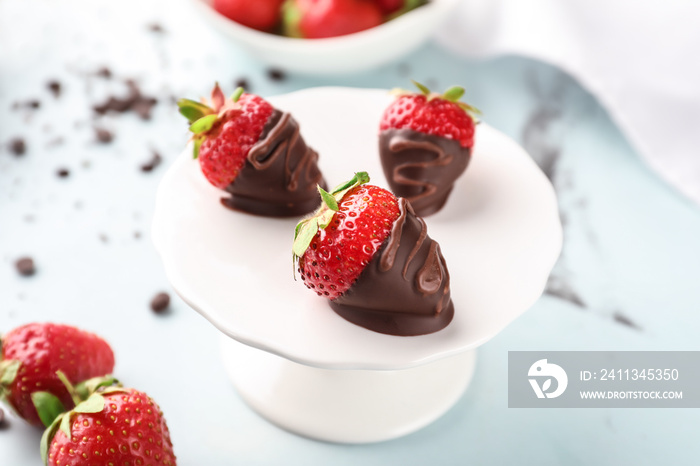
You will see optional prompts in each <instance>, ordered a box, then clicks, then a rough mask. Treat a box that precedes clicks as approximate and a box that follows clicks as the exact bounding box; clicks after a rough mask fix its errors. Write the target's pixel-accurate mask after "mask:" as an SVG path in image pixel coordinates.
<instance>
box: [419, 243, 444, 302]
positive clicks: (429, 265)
mask: <svg viewBox="0 0 700 466" xmlns="http://www.w3.org/2000/svg"><path fill="white" fill-rule="evenodd" d="M438 247H439V246H438V244H437V242H436V241H432V242H431V243H430V252H429V253H428V257H426V258H425V262H424V263H423V267H421V269H420V270H419V271H418V274H417V275H416V286H417V287H418V290H419V291H420V292H421V293H423V295H431V294H435V293H437V292H438V290H439V289H440V286H441V285H442V278H443V277H442V270H441V269H440V258H439V256H440V251H439V250H438Z"/></svg>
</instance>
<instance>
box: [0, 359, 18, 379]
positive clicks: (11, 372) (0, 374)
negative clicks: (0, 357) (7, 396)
mask: <svg viewBox="0 0 700 466" xmlns="http://www.w3.org/2000/svg"><path fill="white" fill-rule="evenodd" d="M21 365H22V363H21V362H20V361H17V360H14V359H6V360H4V361H0V385H2V386H8V385H10V384H11V383H12V382H14V381H15V378H17V372H19V368H20V366H21Z"/></svg>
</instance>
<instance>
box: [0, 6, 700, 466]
mask: <svg viewBox="0 0 700 466" xmlns="http://www.w3.org/2000/svg"><path fill="white" fill-rule="evenodd" d="M153 21H157V22H159V23H160V24H162V25H163V26H164V28H165V29H166V32H165V33H163V34H158V33H154V32H152V31H149V29H148V27H147V25H148V24H149V23H151V22H153ZM103 65H107V66H109V67H110V68H111V69H112V71H113V72H114V74H115V75H116V77H118V78H126V77H132V78H135V79H137V80H138V81H139V83H140V84H141V86H142V89H143V90H144V92H146V93H148V94H152V95H155V96H157V97H158V99H159V104H158V105H157V106H156V107H155V108H154V112H153V118H152V120H151V121H149V122H143V121H141V120H140V119H139V118H137V117H136V116H135V115H134V114H125V115H117V116H106V117H103V118H100V119H99V120H97V123H98V124H100V125H102V126H104V127H106V128H108V129H110V130H112V131H114V133H115V136H116V137H115V140H114V142H113V143H112V144H109V145H99V144H96V143H95V142H94V134H93V130H92V125H93V123H94V121H93V115H92V111H91V105H92V104H94V103H99V102H101V101H102V100H103V99H104V97H105V96H106V95H107V94H108V93H111V92H120V91H122V90H123V88H122V87H120V85H119V82H118V80H116V79H113V80H112V81H105V80H103V79H100V78H96V77H90V76H89V74H90V73H91V72H93V71H94V70H96V69H97V68H99V67H101V66H103ZM241 77H245V78H247V79H248V80H249V82H250V83H251V91H253V92H256V93H259V94H261V95H263V96H269V95H274V94H279V93H284V92H288V91H293V90H296V89H301V88H305V87H312V86H326V85H345V86H357V87H380V88H392V87H395V86H404V87H405V86H408V85H409V83H408V79H409V78H414V79H416V80H419V81H422V82H424V83H427V84H428V85H430V86H432V87H434V88H437V89H443V88H445V87H447V86H448V85H451V84H462V85H464V86H465V87H466V89H467V94H466V99H467V100H468V101H469V102H472V103H473V104H475V105H476V106H478V107H479V108H481V109H482V111H483V113H484V119H485V120H486V121H488V123H489V124H491V125H492V126H494V127H496V128H498V129H500V130H501V131H503V132H505V133H506V134H508V135H510V136H511V137H513V138H515V139H516V140H518V141H519V142H520V143H521V144H523V146H524V147H525V148H526V149H527V150H528V151H529V152H530V154H531V155H532V156H533V157H534V158H535V159H536V160H537V161H538V163H540V165H541V166H542V167H544V168H545V171H546V172H547V173H548V174H549V175H550V177H551V179H552V181H553V183H554V185H555V187H556V190H557V193H558V196H559V204H560V208H561V218H562V222H563V224H564V226H565V245H564V252H563V254H562V257H561V259H560V261H559V263H558V264H557V266H556V268H555V271H554V273H553V276H552V280H551V283H550V285H549V291H548V293H547V294H546V295H545V296H544V297H542V298H541V299H540V300H539V301H538V302H537V303H536V304H535V306H534V307H533V308H532V309H531V310H530V311H528V312H527V313H526V314H524V315H523V316H522V317H520V318H519V319H518V320H517V321H515V322H514V323H513V324H512V325H511V326H510V327H508V328H507V329H506V330H505V331H503V332H502V333H501V334H499V335H498V336H497V337H496V338H494V339H493V340H491V341H490V342H488V343H487V344H485V345H484V346H483V347H481V348H480V349H479V351H478V367H477V370H476V375H475V378H474V382H473V383H472V385H471V386H470V388H469V389H468V391H467V393H466V394H465V395H464V397H463V398H462V399H461V400H460V401H459V403H458V404H457V405H456V406H455V407H454V409H452V410H451V411H450V412H449V413H447V414H446V415H445V416H444V417H443V418H441V419H439V420H438V421H437V422H435V423H434V424H432V425H431V426H429V427H427V428H425V429H423V430H421V431H419V432H417V433H415V434H412V435H409V436H407V437H405V438H402V439H398V440H394V441H390V442H385V443H381V444H375V445H360V446H341V445H333V444H326V443H320V442H315V441H312V440H307V439H304V438H300V437H297V436H295V435H293V434H290V433H287V432H285V431H282V430H280V429H278V428H277V427H274V426H273V425H271V424H269V423H267V422H266V421H265V420H263V419H262V418H260V417H258V416H257V415H256V414H255V413H254V412H252V411H251V410H250V409H249V408H248V407H247V406H246V405H245V404H244V403H243V402H242V401H241V400H240V399H239V398H238V396H237V395H236V393H235V391H234V389H233V388H232V386H231V385H230V384H229V381H228V379H227V377H226V376H225V374H224V372H223V370H222V363H221V360H220V358H219V353H218V351H219V348H218V344H219V343H218V339H219V336H218V332H217V330H216V329H215V328H214V327H213V326H212V325H211V324H209V323H208V322H207V321H205V320H204V319H203V318H202V317H200V316H199V315H198V314H196V313H195V312H194V311H192V310H190V309H189V308H188V307H187V306H186V305H185V304H184V303H183V302H182V301H180V300H179V299H177V298H175V299H174V302H173V305H172V313H171V314H170V315H167V316H156V315H154V314H152V313H151V311H150V310H149V309H148V303H149V300H150V299H151V297H152V296H153V295H154V294H155V293H156V292H158V291H160V290H168V291H171V290H169V286H168V283H167V281H166V278H165V275H164V272H163V268H162V266H161V263H160V260H159V258H158V257H157V255H156V253H155V250H154V248H153V246H152V244H151V242H150V240H149V223H150V218H151V215H152V209H153V202H154V193H155V190H156V187H157V185H158V180H159V178H160V177H161V176H162V175H163V173H164V172H165V170H166V168H167V165H168V163H169V162H170V161H172V160H174V158H175V157H176V156H177V155H178V153H179V152H180V151H181V150H182V147H183V145H184V144H185V141H186V139H187V137H188V136H187V132H186V127H185V125H184V124H183V123H184V121H183V120H181V117H180V116H179V115H177V112H176V110H175V107H174V105H173V104H172V101H171V100H170V99H171V96H188V97H197V96H200V95H204V94H206V93H207V92H208V91H209V89H210V87H211V85H212V83H213V82H214V81H215V80H219V82H221V84H222V85H223V86H224V88H225V89H226V90H227V91H231V90H232V89H233V85H234V84H233V82H234V81H235V80H236V79H238V78H241ZM50 79H58V80H59V81H61V83H62V84H63V87H64V92H63V94H62V95H61V96H60V98H58V99H55V98H53V97H52V96H51V95H50V93H49V92H48V91H47V90H46V88H45V84H46V82H47V81H48V80H50ZM34 98H36V99H39V100H40V101H41V107H40V108H39V109H38V110H26V109H20V110H11V107H12V104H13V102H15V101H24V100H27V99H34ZM0 110H1V112H0V146H2V149H0V329H1V330H8V329H10V328H13V327H15V326H18V325H21V324H23V323H27V322H30V321H56V322H66V323H72V324H76V325H79V326H81V327H84V328H86V329H91V330H94V331H97V332H99V333H100V334H102V335H103V336H104V337H105V338H107V339H108V340H109V341H110V342H111V343H112V345H113V347H114V349H115V351H116V355H117V367H116V370H115V372H116V374H117V375H118V376H119V377H120V378H121V379H122V380H123V381H124V382H125V383H127V384H129V385H132V386H135V387H137V388H140V389H142V390H145V391H147V392H148V393H149V394H151V395H152V396H153V397H154V398H155V399H156V400H157V401H158V402H159V404H160V405H161V407H162V408H163V410H164V411H165V413H166V417H167V419H168V423H169V426H170V429H171V433H172V438H173V441H174V443H175V451H176V454H177V456H178V463H179V464H181V465H228V464H239V465H328V464H335V465H346V464H347V465H355V464H366V465H380V464H392V465H393V464H396V465H422V464H489V465H491V464H495V465H498V464H503V465H506V464H507V465H513V464H533V465H537V466H543V465H558V464H566V465H577V464H586V465H619V464H640V465H642V464H644V465H647V464H648V465H656V464H698V462H697V461H698V460H697V457H698V455H700V446H698V445H699V443H698V441H697V440H698V433H699V432H700V428H699V427H698V426H699V425H700V416H699V414H698V411H697V410H692V409H676V410H673V409H579V410H576V409H549V410H546V409H532V410H517V409H508V407H507V355H508V351H511V350H643V349H646V350H697V349H700V348H699V346H700V343H699V342H698V334H699V329H700V283H699V282H700V245H699V243H700V209H699V208H698V207H697V206H695V205H693V204H691V203H690V202H689V201H687V200H686V199H684V198H683V197H681V196H680V195H678V194H677V193H676V192H675V191H674V190H673V189H672V188H670V187H668V186H667V185H665V184H664V183H663V182H662V181H660V180H659V179H658V178H657V177H656V176H655V175H654V174H653V173H652V172H651V171H650V170H649V169H648V168H647V167H646V166H645V165H644V164H643V163H642V162H641V160H640V158H639V157H638V156H637V155H636V154H635V151H634V149H633V148H631V147H630V144H629V143H628V142H627V141H626V139H625V138H624V137H623V136H622V135H621V134H620V132H619V130H618V129H617V128H616V126H615V124H614V122H612V121H611V119H610V117H609V116H608V114H607V113H606V112H605V110H604V109H602V108H601V107H600V105H599V104H598V103H597V102H596V100H595V99H594V98H593V97H592V96H591V95H589V94H588V93H587V92H586V91H585V90H583V89H582V88H581V86H580V85H578V84H577V83H576V82H575V81H574V80H572V79H571V78H570V77H568V76H567V75H565V74H563V73H562V72H560V71H558V70H557V69H554V68H552V67H550V66H547V65H544V64H541V63H537V62H534V61H531V60H529V59H525V58H518V57H502V58H496V59H491V60H486V61H478V62H477V61H465V60H463V59H460V58H457V57H455V56H452V55H450V54H448V53H447V52H444V51H443V50H441V49H440V48H438V47H437V46H436V45H431V44H428V45H425V46H423V47H422V48H420V49H419V50H417V51H416V52H415V53H413V54H412V55H411V56H410V57H408V58H405V59H403V60H401V61H400V62H397V63H394V64H390V65H386V66H384V67H381V68H379V69H376V70H374V71H372V72H367V73H363V74H358V75H351V76H342V77H334V78H325V77H301V76H296V75H290V76H288V78H287V79H286V80H284V81H282V82H275V81H271V80H270V79H269V78H268V77H267V75H266V67H265V66H264V65H262V64H260V63H258V62H256V61H254V60H253V59H251V58H249V57H247V56H245V55H243V54H242V53H241V52H240V51H239V50H237V49H236V48H234V46H232V45H231V44H229V43H228V42H227V41H226V40H225V39H224V38H222V37H221V36H219V35H218V34H217V33H215V32H213V31H210V30H208V28H207V26H206V25H205V24H204V23H203V22H202V21H201V20H200V19H199V18H198V17H196V16H195V15H194V14H193V11H192V10H191V8H190V6H189V5H188V4H187V2H183V1H182V0H177V1H172V2H167V1H153V2H147V1H142V2H135V1H125V2H114V1H109V2H108V1H102V0H99V1H93V2H85V1H78V0H66V1H62V2H51V1H47V0H44V1H42V0H4V1H3V2H0ZM664 117H671V118H672V116H664ZM15 136H23V137H25V138H26V140H27V144H28V151H27V153H26V155H25V156H24V157H21V158H17V157H14V156H13V155H11V154H10V152H9V151H8V150H7V149H6V147H5V144H6V142H7V141H8V140H10V139H11V138H13V137H15ZM57 137H60V138H62V139H63V143H62V144H56V141H55V139H56V138H57ZM151 148H153V149H156V150H157V151H158V152H159V153H160V154H162V155H163V156H164V159H165V160H164V163H163V164H162V165H161V166H160V167H158V168H157V169H156V170H155V171H154V172H152V173H149V174H144V173H141V172H140V170H139V166H140V164H141V163H143V162H144V161H146V160H148V159H149V158H150V150H151ZM59 167H67V168H69V169H70V176H69V177H68V178H65V179H62V178H58V177H57V176H56V174H55V172H56V170H57V169H58V168H59ZM135 232H139V233H140V238H135ZM25 254H28V255H31V256H32V257H34V258H35V261H36V263H37V268H38V273H37V274H36V276H34V277H31V278H23V277H20V276H18V274H17V273H16V271H15V269H14V266H13V263H14V261H15V259H16V258H17V257H19V256H22V255H25ZM504 292H507V290H504ZM621 320H625V321H628V322H630V323H632V324H633V325H632V326H630V325H625V324H623V323H621V322H620V321H621ZM9 422H10V428H8V429H5V430H0V465H2V466H5V465H7V466H24V465H27V466H31V465H39V464H40V459H39V455H38V440H39V436H40V433H39V432H33V431H32V430H31V429H30V428H29V427H27V426H25V425H23V424H22V422H21V421H19V420H17V419H16V418H11V419H10V421H9Z"/></svg>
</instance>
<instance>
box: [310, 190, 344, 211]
mask: <svg viewBox="0 0 700 466" xmlns="http://www.w3.org/2000/svg"><path fill="white" fill-rule="evenodd" d="M316 187H317V188H318V192H319V194H320V195H321V200H323V202H324V204H326V206H328V208H329V209H331V210H332V211H335V212H337V211H338V210H340V209H339V208H338V201H337V200H336V199H335V197H333V196H332V195H331V194H330V193H329V192H328V191H326V190H325V189H323V188H322V187H321V186H316Z"/></svg>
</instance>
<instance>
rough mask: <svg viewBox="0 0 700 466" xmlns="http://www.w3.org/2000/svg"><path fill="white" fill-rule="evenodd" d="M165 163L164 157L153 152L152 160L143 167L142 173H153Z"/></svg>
mask: <svg viewBox="0 0 700 466" xmlns="http://www.w3.org/2000/svg"><path fill="white" fill-rule="evenodd" d="M162 161H163V157H161V156H160V154H159V153H158V152H156V151H153V154H152V155H151V160H149V161H148V162H146V163H144V164H143V165H141V171H142V172H144V173H148V172H152V171H153V170H154V169H155V168H156V167H158V165H160V163H161V162H162Z"/></svg>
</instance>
